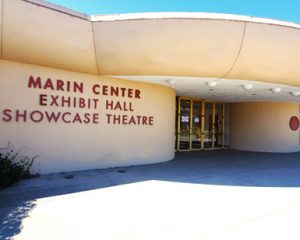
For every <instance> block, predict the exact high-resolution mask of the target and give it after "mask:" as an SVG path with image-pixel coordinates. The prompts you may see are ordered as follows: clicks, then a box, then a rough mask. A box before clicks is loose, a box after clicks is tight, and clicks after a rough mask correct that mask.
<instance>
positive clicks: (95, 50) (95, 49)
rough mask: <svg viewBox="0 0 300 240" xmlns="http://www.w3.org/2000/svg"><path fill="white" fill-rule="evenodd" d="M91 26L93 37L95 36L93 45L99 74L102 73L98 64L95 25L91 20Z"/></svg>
mask: <svg viewBox="0 0 300 240" xmlns="http://www.w3.org/2000/svg"><path fill="white" fill-rule="evenodd" d="M91 28H92V37H93V45H94V54H95V61H96V67H97V72H98V75H100V68H99V64H98V60H97V59H98V58H97V48H96V43H95V34H94V27H93V22H91Z"/></svg>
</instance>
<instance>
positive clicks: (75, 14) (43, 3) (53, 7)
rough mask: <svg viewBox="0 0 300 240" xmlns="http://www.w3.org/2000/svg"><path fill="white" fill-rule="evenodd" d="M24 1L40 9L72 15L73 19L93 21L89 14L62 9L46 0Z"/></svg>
mask: <svg viewBox="0 0 300 240" xmlns="http://www.w3.org/2000/svg"><path fill="white" fill-rule="evenodd" d="M22 1H23V2H27V3H31V4H35V5H37V6H40V7H44V8H48V9H51V10H54V11H57V12H60V13H64V14H67V15H71V16H73V17H77V18H81V19H84V20H88V21H91V16H90V15H88V14H84V13H81V12H77V11H75V10H72V9H70V8H66V7H62V6H60V5H57V4H54V3H50V2H47V1H45V0H22Z"/></svg>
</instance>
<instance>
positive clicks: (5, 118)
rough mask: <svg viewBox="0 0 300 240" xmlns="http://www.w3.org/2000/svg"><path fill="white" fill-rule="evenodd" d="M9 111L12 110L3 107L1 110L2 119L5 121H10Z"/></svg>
mask: <svg viewBox="0 0 300 240" xmlns="http://www.w3.org/2000/svg"><path fill="white" fill-rule="evenodd" d="M11 112H12V111H11V109H4V110H3V115H4V117H3V118H2V120H3V121H5V122H10V121H11V120H12V116H11Z"/></svg>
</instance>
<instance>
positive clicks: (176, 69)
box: [0, 0, 300, 86]
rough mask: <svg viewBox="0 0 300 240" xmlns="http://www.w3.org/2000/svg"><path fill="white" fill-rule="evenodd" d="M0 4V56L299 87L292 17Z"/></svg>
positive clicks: (30, 1)
mask: <svg viewBox="0 0 300 240" xmlns="http://www.w3.org/2000/svg"><path fill="white" fill-rule="evenodd" d="M1 3H2V5H3V9H2V11H0V13H2V16H1V20H0V21H1V22H0V28H1V29H0V30H1V33H2V36H1V38H0V41H1V40H2V43H1V47H2V48H1V50H2V56H1V58H2V59H4V60H9V61H18V62H24V63H29V64H35V65H42V66H47V67H53V68H59V69H64V70H71V71H76V72H81V73H88V74H95V75H157V76H186V77H199V78H221V79H222V78H228V79H239V80H240V79H244V80H253V81H262V82H270V83H281V84H288V85H291V86H300V81H299V79H300V68H299V55H300V45H299V42H300V25H299V24H292V23H287V22H281V21H275V20H268V19H256V18H252V17H241V16H235V15H222V14H203V13H181V14H180V13H173V14H167V13H162V14H157V13H148V14H139V15H137V16H133V17H132V16H131V17H130V15H129V16H127V15H126V14H125V15H121V17H119V18H118V17H115V18H114V17H111V20H105V18H107V16H104V17H91V16H86V15H84V14H80V13H76V12H74V11H71V10H68V9H64V8H61V7H58V6H55V5H50V4H49V3H47V2H45V1H40V0H26V1H25V0H0V6H2V5H1ZM0 10H1V7H0ZM122 16H123V17H122Z"/></svg>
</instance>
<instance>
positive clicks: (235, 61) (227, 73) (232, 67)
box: [220, 22, 247, 79]
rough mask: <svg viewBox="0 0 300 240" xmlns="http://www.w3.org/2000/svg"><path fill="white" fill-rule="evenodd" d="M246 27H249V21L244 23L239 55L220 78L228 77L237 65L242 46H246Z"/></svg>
mask: <svg viewBox="0 0 300 240" xmlns="http://www.w3.org/2000/svg"><path fill="white" fill-rule="evenodd" d="M246 28H247V23H246V22H245V23H244V29H243V36H242V40H241V43H240V47H239V50H238V53H237V55H236V57H235V60H234V62H233V64H232V66H231V67H230V69H229V70H228V71H227V72H226V73H225V74H224V75H223V76H222V77H221V78H220V79H222V78H226V77H227V76H228V75H229V74H230V73H231V72H232V70H233V69H234V67H235V65H236V63H237V61H238V59H239V57H240V55H241V52H242V48H243V46H244V40H245V35H246Z"/></svg>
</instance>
